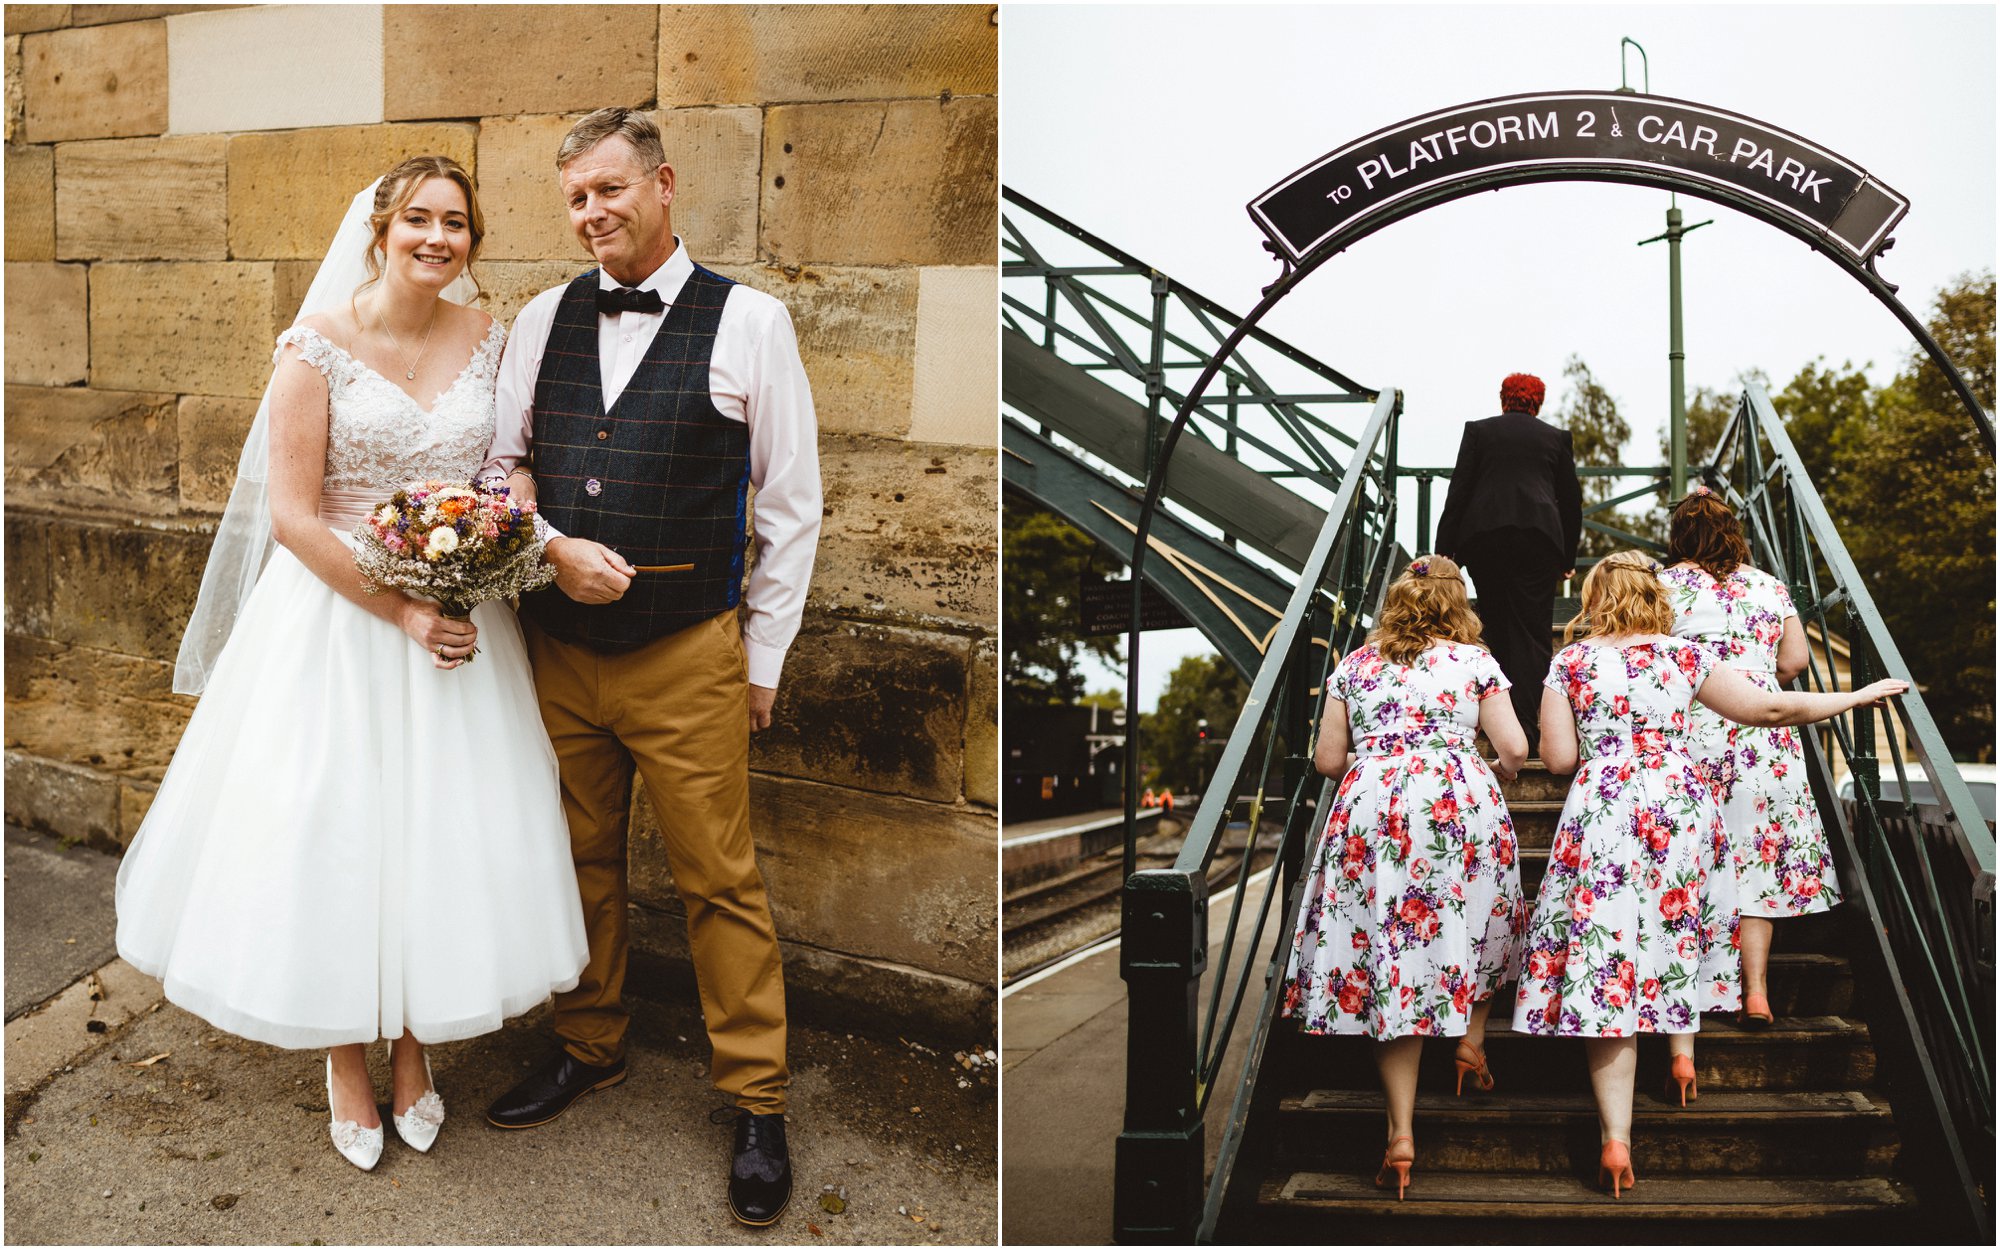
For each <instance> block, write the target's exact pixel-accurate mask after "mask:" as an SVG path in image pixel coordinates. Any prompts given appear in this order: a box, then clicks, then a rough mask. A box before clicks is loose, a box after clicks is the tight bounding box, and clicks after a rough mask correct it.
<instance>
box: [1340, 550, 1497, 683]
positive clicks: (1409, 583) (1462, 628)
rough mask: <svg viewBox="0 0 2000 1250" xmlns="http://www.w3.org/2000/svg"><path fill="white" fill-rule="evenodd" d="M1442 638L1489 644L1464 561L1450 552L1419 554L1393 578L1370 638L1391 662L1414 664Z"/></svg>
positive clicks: (1370, 642)
mask: <svg viewBox="0 0 2000 1250" xmlns="http://www.w3.org/2000/svg"><path fill="white" fill-rule="evenodd" d="M1440 638H1442V639H1444V640H1445V641H1447V642H1464V643H1470V644H1471V645H1473V646H1475V647H1477V646H1483V645H1484V643H1483V642H1482V640H1481V639H1482V635H1481V633H1480V628H1479V618H1478V617H1477V616H1474V615H1473V613H1472V605H1471V604H1470V603H1468V602H1467V601H1466V598H1465V578H1464V577H1463V576H1462V575H1461V574H1460V573H1459V569H1458V565H1457V564H1456V563H1454V562H1453V561H1452V559H1451V557H1449V556H1438V555H1430V556H1418V557H1417V558H1416V559H1414V560H1412V561H1410V566H1409V567H1408V568H1407V569H1404V570H1403V572H1402V574H1401V575H1400V576H1399V577H1397V578H1396V580H1395V581H1393V582H1390V583H1389V592H1388V594H1387V595H1385V596H1383V599H1382V615H1381V616H1380V617H1379V618H1377V620H1376V622H1375V628H1374V630H1373V631H1372V632H1370V633H1369V635H1368V642H1369V645H1371V646H1373V647H1374V648H1375V649H1376V650H1378V651H1380V652H1381V653H1382V655H1383V657H1384V658H1385V659H1387V660H1388V661H1389V662H1390V663H1391V664H1414V663H1415V662H1416V659H1417V657H1418V656H1420V655H1422V654H1423V653H1424V652H1425V651H1428V650H1429V649H1430V648H1431V646H1432V645H1433V644H1434V643H1435V642H1436V641H1437V640H1438V639H1440Z"/></svg>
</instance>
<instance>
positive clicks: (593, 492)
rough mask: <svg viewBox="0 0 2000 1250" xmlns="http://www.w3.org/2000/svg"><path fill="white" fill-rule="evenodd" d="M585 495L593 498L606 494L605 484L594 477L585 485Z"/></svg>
mask: <svg viewBox="0 0 2000 1250" xmlns="http://www.w3.org/2000/svg"><path fill="white" fill-rule="evenodd" d="M583 493H584V494H586V495H589V496H592V497H593V498H595V497H596V496H598V495H602V494H603V493H604V483H602V482H600V481H598V480H597V479H596V478H594V477H593V478H591V479H589V480H588V481H586V482H585V483H584V484H583Z"/></svg>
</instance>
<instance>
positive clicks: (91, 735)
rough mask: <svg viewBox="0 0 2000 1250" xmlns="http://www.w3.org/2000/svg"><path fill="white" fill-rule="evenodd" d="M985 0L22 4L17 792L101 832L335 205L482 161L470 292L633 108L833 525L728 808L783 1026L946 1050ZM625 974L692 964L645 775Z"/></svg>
mask: <svg viewBox="0 0 2000 1250" xmlns="http://www.w3.org/2000/svg"><path fill="white" fill-rule="evenodd" d="M996 23H997V10H996V8H995V7H994V6H992V5H990V4H989V5H964V6H958V5H915V6H892V5H871V6H824V7H822V6H813V5H768V6H732V5H722V6H705V5H690V6H680V5H667V6H661V7H654V6H590V5H529V6H474V5H429V6H426V5H414V6H405V5H299V6H287V5H269V6H260V5H250V6H235V5H8V6H6V27H5V68H6V88H7V90H6V122H5V139H6V146H5V158H4V159H5V172H6V191H5V195H6V200H5V207H6V231H5V234H6V257H5V259H6V305H7V307H6V323H5V349H6V350H5V360H6V379H5V381H6V397H5V398H6V408H7V415H8V421H7V423H6V448H5V467H6V483H5V485H6V494H7V503H8V507H7V510H6V516H5V556H6V560H5V572H6V611H5V643H6V657H5V659H6V667H5V672H6V713H7V714H6V729H7V733H6V743H5V765H6V769H5V771H6V782H7V786H6V793H7V817H8V819H10V820H14V821H19V822H22V823H25V824H28V825H32V826H37V827H41V828H45V829H49V830H52V831H55V832H58V833H62V834H67V835H70V836H73V837H77V838H82V839H86V840H89V841H91V842H93V843H95V844H97V845H99V846H100V847H103V848H105V849H107V850H116V849H118V848H120V847H122V846H123V845H125V844H127V843H128V842H129V841H130V839H131V837H132V835H133V834H134V832H135V831H136V830H137V828H138V826H139V823H140V821H141V820H143V818H144V816H145V813H146V811H147V809H148V806H149V805H150V803H151V801H152V796H153V794H154V792H155V790H156V788H157V785H158V782H159V780H160V778H161V776H162V775H163V774H164V772H165V770H166V768H167V765H168V763H169V762H170V760H171V759H172V754H173V751H174V749H175V747H176V745H177V743H178V740H179V736H180V733H181V731H182V729H183V727H184V726H185V724H186V721H187V717H188V715H189V713H190V711H191V710H192V708H193V705H194V701H193V700H191V699H187V698H184V697H181V696H177V695H174V694H173V693H172V691H171V677H172V659H173V655H174V652H175V650H176V648H177V647H178V644H179V640H180V634H181V630H182V627H183V626H184V625H185V623H186V619H187V614H188V611H189V609H190V607H191V606H192V603H193V600H194V597H195V591H196V588H197V586H198V584H199V581H200V577H201V572H202V568H203V563H204V561H205V559H206V555H207V549H208V545H209V543H210V541H211V537H212V533H213V527H214V524H215V519H216V516H217V515H218V513H219V512H220V510H221V508H222V506H223V504H224V503H225V501H226V500H227V498H228V495H229V491H230V488H231V485H232V484H233V482H234V477H235V469H236V460H237V454H238V452H239V450H240V448H241V445H242V440H243V436H244V434H245V432H246V431H247V430H248V428H249V425H250V422H251V419H252V418H253V416H254V415H255V412H256V408H257V397H258V396H259V395H260V394H261V393H262V391H263V388H264V385H265V382H266V381H267V379H268V377H269V373H270V368H271V364H270V360H271V349H272V339H273V337H274V336H275V334H276V333H277V332H278V331H279V330H280V329H282V328H283V327H284V326H286V325H288V324H289V323H290V321H291V319H292V317H293V315H294V314H295V312H296V310H297V308H298V305H299V302H300V300H301V298H302V297H303V295H304V293H305V290H306V286H307V284H308V283H309V282H310V280H311V277H312V273H313V270H314V268H315V263H316V262H317V260H318V259H319V257H320V256H321V255H322V253H323V252H324V249H325V247H326V243H327V240H328V238H329V237H330V236H331V233H332V231H333V229H334V226H335V224H336V223H337V222H338V221H339V219H340V216H341V214H342V213H343V212H344V211H345V209H346V206H347V204H348V202H349V200H350V199H351V197H352V196H353V195H354V194H355V193H356V192H358V191H359V190H361V189H362V187H364V186H365V185H366V184H367V183H368V182H369V181H370V180H372V179H373V178H374V177H376V176H377V175H378V174H380V173H381V172H382V171H383V170H384V169H386V168H387V167H388V166H390V165H391V164H393V163H395V162H396V161H397V160H400V159H402V158H403V157H405V156H409V155H415V154H417V153H420V152H443V153H446V154H448V155H451V156H454V157H456V158H457V159H458V160H460V161H461V162H463V163H464V164H465V165H466V166H467V167H468V168H470V169H472V170H473V172H474V174H475V177H476V178H477V179H478V182H479V186H480V191H481V200H482V207H483V209H484V211H485V213H486V216H487V225H488V237H487V240H486V245H485V249H484V255H483V258H482V260H481V262H480V264H478V265H477V266H475V270H474V273H475V277H476V278H477V279H478V281H479V283H480V286H481V288H482V306H483V307H484V308H485V309H486V310H487V311H489V312H491V313H492V314H493V315H495V316H497V317H500V318H502V319H503V320H509V321H511V319H512V318H513V316H514V315H515V314H516V313H518V312H519V310H520V308H521V307H522V306H523V305H524V304H526V302H527V301H528V300H529V299H530V298H532V297H533V296H534V295H535V294H536V293H538V292H540V291H542V290H545V289H547V288H549V287H551V286H554V285H557V284H559V283H562V282H566V281H568V280H569V279H571V278H573V277H574V276H576V275H577V274H578V273H581V272H582V271H583V270H584V269H585V268H586V267H587V265H588V261H587V258H586V256H585V253H584V251H583V249H582V248H581V247H580V246H579V244H578V243H577V241H576V239H575V237H574V236H573V234H572V233H571V232H570V230H569V227H568V223H567V219H566V214H565V211H564V207H563V204H562V202H561V199H560V195H559V192H558V190H557V186H556V182H555V167H554V152H555V147H556V144H557V142H558V141H559V140H560V138H561V136H562V134H563V133H564V131H565V130H566V129H567V127H568V126H569V125H570V124H571V122H573V121H574V119H575V118H576V117H577V116H579V115H581V114H582V113H584V112H586V111H588V110H590V109H593V108H597V107H601V106H603V105H607V104H620V105H626V106H630V107H635V108H644V109H649V110H653V113H652V115H653V116H654V117H655V118H656V119H657V120H658V122H659V124H660V126H661V129H662V131H663V133H664V136H665V139H666V145H667V151H668V160H669V163H670V164H672V165H673V166H674V169H675V171H676V182H677V195H676V200H675V203H674V206H673V219H674V225H675V229H676V232H677V233H678V234H679V235H680V236H681V238H682V239H683V240H684V242H685V244H686V246H687V248H688V249H689V252H690V253H691V254H692V255H693V257H694V258H695V259H696V260H697V261H699V262H701V263H703V264H705V265H709V266H711V267H714V268H716V269H717V270H718V271H720V272H722V273H724V274H726V275H727V276H729V277H731V278H734V279H736V280H737V281H740V282H743V283H746V284H748V285H750V286H752V287H754V288H756V289H759V290H763V291H766V292H769V293H771V294H773V295H775V296H777V297H778V298H779V299H781V300H782V301H783V302H784V303H785V305H786V307H787V308H788V309H789V310H790V313H791V318H792V322H793V326H794V329H795V331H796V332H797V335H798V339H799V344H800V350H801V353H802V356H803V358H804V361H805V366H806V370H807V374H808V376H809V377H810V378H811V380H812V384H813V394H814V399H815V403H816V407H817V410H818V415H819V420H820V429H821V445H820V453H821V462H822V466H823V476H824V482H825V487H826V516H825V519H824V534H823V538H822V542H821V546H820V550H819V555H818V566H817V572H816V574H815V577H814V580H813V586H812V591H811V595H810V599H809V603H808V610H807V615H806V621H805V626H804V629H803V630H802V632H801V635H800V638H799V641H798V643H797V644H796V645H795V646H794V648H793V649H792V652H791V654H790V657H789V659H788V663H787V668H786V673H785V679H784V683H783V686H782V687H781V690H780V694H779V700H778V706H777V709H776V713H775V719H774V724H773V727H772V728H771V730H769V731H768V732H767V733H764V734H760V735H758V736H757V737H756V738H755V739H754V740H753V761H752V763H753V770H754V773H753V787H752V795H753V817H752V819H753V827H754V828H755V830H756V834H757V838H758V842H759V846H760V850H761V857H762V862H763V864H764V868H765V872H766V875H767V878H768V880H769V883H770V886H771V891H772V897H773V900H774V907H775V909H776V911H777V916H778V923H779V927H780V931H781V934H782V937H783V939H784V942H785V954H786V959H787V961H788V962H787V980H788V983H789V985H790V988H791V991H792V994H793V996H794V998H795V1000H796V1001H797V1002H798V1003H799V1004H801V1010H805V1011H810V1012H815V1013H820V1012H823V1013H826V1014H827V1015H829V1016H840V1015H845V1016H846V1017H848V1018H849V1019H852V1020H856V1021H858V1022H863V1023H865V1024H867V1025H868V1026H869V1027H874V1028H878V1029H887V1030H891V1031H895V1032H901V1033H904V1034H905V1035H923V1036H932V1037H938V1038H942V1039H945V1040H950V1041H954V1042H957V1043H960V1044H964V1043H966V1042H969V1041H972V1040H975V1039H974V1038H973V1037H972V1036H970V1035H972V1034H977V1033H980V1032H989V1033H990V1030H991V1029H992V1027H993V1017H994V1010H995V1006H996V998H997V995H996V988H995V983H996V972H997V942H998V916H997V891H996V886H995V881H996V869H997V841H998V832H999V831H998V821H997V810H996V809H997V791H998V785H997V758H996V751H997V745H998V744H997V736H996V733H995V702H996V699H995V691H996V683H997V673H996V632H997V620H998V611H997V601H996V595H997V573H996V568H995V564H996V560H997V557H998V549H997V533H996V514H997V502H998V500H997V492H998V477H997V464H996V460H995V451H994V434H995V430H996V429H997V425H996V414H995V413H994V411H993V403H994V396H995V395H997V393H998V387H997V380H998V377H997V374H998V362H997V360H996V359H995V358H994V351H993V342H994V335H993V325H992V316H993V311H994V307H995V302H994V295H993V292H994V291H995V290H996V289H997V282H998V273H997V267H996V250H997V249H996V245H995V230H996V222H997V219H996V195H997V169H996V161H997V144H996V123H997V110H996V100H995V92H996V91H997V82H998V79H997V71H996V53H997V46H998V34H997V25H996ZM632 860H633V901H634V903H635V905H636V907H637V915H636V916H635V926H634V933H635V942H636V943H637V949H635V952H634V954H635V961H637V962H639V963H641V964H646V965H648V966H652V967H655V968H660V969H665V970H668V971H671V970H673V969H675V968H683V969H684V966H685V962H686V951H685V936H684V933H683V932H682V920H681V917H682V916H683V915H684V910H683V908H682V906H681V903H680V900H679V897H678V895H677V893H676V892H675V890H674V887H673V881H672V875H671V872H670V871H669V870H668V868H667V864H666V858H665V852H664V848H663V847H662V846H661V845H660V844H659V835H658V827H657V822H656V821H654V820H653V819H652V816H651V806H650V803H649V801H648V800H647V799H646V797H645V796H644V794H643V793H641V794H640V795H639V809H638V818H637V819H636V820H635V828H634V831H633V850H632Z"/></svg>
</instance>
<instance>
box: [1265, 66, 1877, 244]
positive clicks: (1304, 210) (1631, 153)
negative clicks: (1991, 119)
mask: <svg viewBox="0 0 2000 1250" xmlns="http://www.w3.org/2000/svg"><path fill="white" fill-rule="evenodd" d="M1553 179H1563V180H1571V181H1573V180H1578V179H1583V180H1590V179H1598V180H1602V181H1608V182H1627V181H1632V182H1645V183H1658V182H1670V183H1675V184H1678V185H1681V186H1683V187H1685V188H1686V189H1688V190H1689V191H1693V192H1705V193H1707V194H1709V195H1710V196H1712V197H1713V198H1716V199H1720V200H1724V201H1726V202H1728V203H1730V204H1732V205H1735V206H1738V207H1742V208H1744V209H1746V210H1747V211H1750V212H1752V213H1755V214H1757V215H1758V216H1761V217H1763V218H1765V219H1766V220H1768V221H1772V222H1773V224H1777V225H1783V226H1787V227H1789V228H1791V229H1793V230H1795V231H1796V232H1799V233H1802V234H1807V235H1810V236H1815V237H1818V238H1821V239H1824V240H1825V241H1826V242H1827V243H1828V244H1830V245H1832V246H1833V247H1835V248H1838V249H1839V250H1840V251H1841V252H1842V253H1844V254H1845V255H1846V256H1847V257H1849V258H1850V259H1852V260H1853V261H1854V262H1856V263H1860V264H1865V263H1866V262H1867V261H1868V260H1869V258H1870V257H1872V256H1873V255H1874V254H1875V253H1876V251H1877V250H1879V249H1880V248H1881V247H1882V244H1883V240H1885V239H1887V238H1888V237H1889V232H1890V231H1891V230H1893V229H1894V228H1895V226H1896V223H1897V222H1899V221H1901V220H1902V218H1903V214H1904V213H1905V212H1906V211H1908V209H1909V206H1910V202H1909V200H1907V199H1906V198H1904V197H1903V196H1901V195H1898V194H1897V193H1896V192H1895V191H1893V190H1891V189H1890V188H1889V187H1887V186H1885V185H1883V183H1882V182H1881V181H1880V180H1878V179H1876V178H1875V177H1873V176H1872V175H1871V174H1869V172H1868V171H1867V170H1865V169H1863V168H1861V167H1860V166H1859V165H1856V164H1854V163H1853V162H1852V161H1849V160H1847V159H1846V158H1844V157H1842V156H1839V155H1837V154H1835V153H1833V152H1829V151H1827V150H1826V149H1825V148H1822V147H1820V146H1819V145H1817V144H1815V143H1811V142H1809V141H1807V140H1805V139H1802V138H1800V137H1799V136H1797V135H1795V134H1792V133H1790V132H1789V131H1784V130H1780V129H1778V128H1777V127H1775V126H1769V125H1766V124H1765V123H1763V122H1760V121H1757V120H1755V119H1754V118H1749V117H1744V116H1742V115H1741V114H1738V113H1730V112H1726V111H1724V110H1722V109H1718V108H1711V107H1709V106H1708V105H1705V104H1694V103H1690V102H1689V101H1686V100H1669V99H1665V98H1663V97H1660V96H1642V95H1632V94H1628V93H1625V92H1617V91H1556V92H1538V93H1535V94H1532V95H1517V96H1506V97H1503V98H1501V99H1497V100H1482V101H1480V102H1479V103H1476V104H1465V105H1460V106H1459V107H1456V108H1450V109H1444V110H1441V111H1439V112H1436V113H1431V114H1428V115H1426V116H1423V117H1418V118H1413V119H1411V120H1410V121H1406V122H1399V123H1397V124H1396V125H1394V126H1390V127H1388V128H1387V129H1385V130H1378V131H1376V132H1375V133H1374V134H1372V135H1369V136H1367V137H1366V138H1363V139H1357V140H1355V141H1354V142H1353V143H1350V144H1348V145H1347V146H1346V147H1343V148H1340V149H1339V150H1337V151H1335V152H1331V153H1328V154H1327V155H1325V156H1323V157H1321V158H1320V159H1318V160H1316V161H1314V162H1313V163H1312V164H1310V165H1307V166H1306V167H1305V168H1304V169H1301V170H1299V171H1298V172H1297V173H1294V174H1292V175H1291V176H1290V177H1288V178H1286V179H1285V180H1284V181H1282V182H1280V183H1278V185H1276V186H1274V187H1272V188H1271V189H1270V190H1268V191H1266V192H1264V193H1263V194H1262V195H1260V196H1258V197H1257V198H1256V199H1254V200H1252V201H1251V202H1250V216H1251V217H1252V218H1253V219H1254V220H1255V221H1256V222H1257V225H1258V227H1259V228H1261V229H1262V230H1263V231H1264V233H1265V234H1267V235H1269V236H1270V237H1271V241H1272V243H1273V244H1274V245H1275V248H1276V250H1277V251H1278V253H1279V255H1281V256H1284V257H1287V258H1289V259H1290V260H1291V261H1293V262H1297V261H1300V260H1303V259H1304V258H1305V257H1306V256H1308V255H1309V254H1311V253H1312V252H1313V251H1314V250H1316V249H1318V248H1320V247H1322V246H1324V245H1326V244H1327V243H1328V242H1329V241H1332V240H1336V239H1338V240H1340V241H1342V242H1353V241H1354V240H1355V239H1358V238H1360V237H1362V236H1363V235H1366V234H1368V233H1370V232H1371V231H1372V230H1373V229H1374V228H1376V227H1377V226H1380V225H1387V224H1388V223H1389V222H1390V221H1393V220H1395V219H1396V218H1398V217H1400V216H1403V215H1404V212H1405V211H1407V210H1408V209H1409V208H1410V207H1411V205H1412V202H1413V201H1417V200H1419V199H1421V200H1422V201H1423V202H1425V203H1435V202H1438V201H1439V200H1441V199H1449V198H1454V197H1453V194H1452V193H1453V192H1458V193H1460V194H1469V193H1471V192H1473V191H1478V190H1484V189H1486V188H1488V187H1491V186H1493V185H1496V184H1503V183H1506V182H1528V181H1540V180H1553ZM1399 210H1404V211H1399Z"/></svg>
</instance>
